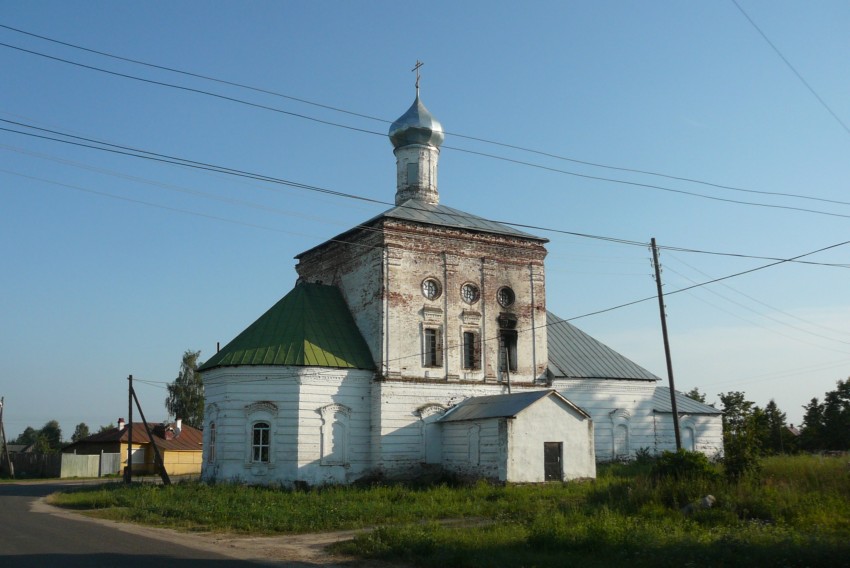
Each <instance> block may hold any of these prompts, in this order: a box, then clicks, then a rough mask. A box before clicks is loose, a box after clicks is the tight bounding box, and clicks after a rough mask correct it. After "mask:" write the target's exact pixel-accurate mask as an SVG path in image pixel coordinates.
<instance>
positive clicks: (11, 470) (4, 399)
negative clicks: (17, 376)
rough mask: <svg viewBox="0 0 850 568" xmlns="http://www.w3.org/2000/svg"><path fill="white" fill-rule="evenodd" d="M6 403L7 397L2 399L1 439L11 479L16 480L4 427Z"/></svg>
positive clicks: (0, 403)
mask: <svg viewBox="0 0 850 568" xmlns="http://www.w3.org/2000/svg"><path fill="white" fill-rule="evenodd" d="M5 402H6V397H0V439H2V440H3V457H5V458H6V463H7V464H9V477H11V478H12V479H15V466H14V465H12V460H11V459H9V446H8V445H7V444H6V429H5V428H4V427H3V407H4V406H5V404H4V403H5ZM0 462H2V460H0Z"/></svg>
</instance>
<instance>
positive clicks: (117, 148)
mask: <svg viewBox="0 0 850 568" xmlns="http://www.w3.org/2000/svg"><path fill="white" fill-rule="evenodd" d="M0 122H5V123H7V124H13V125H16V126H21V127H24V128H29V129H32V130H37V131H41V132H47V133H50V134H55V135H57V136H63V137H65V138H71V139H72V140H63V139H61V138H54V137H51V136H46V135H41V134H36V133H32V132H24V131H20V130H14V129H10V128H3V127H0V131H6V132H10V133H14V134H19V135H24V136H29V137H34V138H39V139H44V140H49V141H53V142H59V143H63V144H68V145H73V146H80V147H83V148H88V149H93V150H100V151H104V152H110V153H115V154H119V155H124V156H130V157H135V158H142V159H146V160H151V161H156V162H163V163H167V164H171V165H178V166H183V167H188V168H194V169H200V170H206V171H212V172H217V173H223V174H227V175H232V176H237V177H245V178H248V179H253V180H257V181H264V182H268V183H274V184H279V185H284V186H288V187H293V188H297V189H303V190H307V191H313V192H318V193H323V194H327V195H332V196H336V197H344V198H348V199H354V200H358V201H363V202H367V203H373V204H379V205H384V206H387V205H389V206H394V205H395V204H394V203H392V202H389V201H385V200H381V199H374V198H369V197H365V196H361V195H356V194H353V193H347V192H342V191H336V190H332V189H327V188H322V187H319V186H315V185H310V184H305V183H300V182H295V181H291V180H286V179H282V178H276V177H272V176H267V175H264V174H257V173H253V172H248V171H244V170H239V169H234V168H229V167H225V166H218V165H215V164H210V163H206V162H199V161H195V160H189V159H187V158H181V157H176V156H170V155H167V154H161V153H157V152H152V151H148V150H142V149H138V148H132V147H129V146H122V145H118V144H112V143H108V142H103V141H100V140H96V139H91V138H86V137H81V136H75V135H72V134H67V133H63V132H60V131H56V130H51V129H46V128H40V127H37V126H34V125H29V124H26V123H21V122H17V121H12V120H7V119H0ZM76 140H83V141H85V142H88V143H82V142H78V141H76ZM399 207H404V208H407V209H411V210H414V211H425V212H427V211H428V210H427V209H423V208H419V207H415V206H412V205H401V206H399ZM454 216H455V217H457V218H459V219H470V218H473V217H470V216H467V215H465V214H457V215H454ZM848 217H850V216H848ZM478 219H481V218H480V217H479V218H478ZM484 220H486V221H490V222H494V223H499V224H502V225H506V226H511V227H516V228H520V229H529V230H535V231H545V232H551V233H556V234H563V235H569V236H573V237H581V238H588V239H594V240H599V241H604V242H610V243H617V244H624V245H632V246H640V247H646V246H647V243H646V242H640V241H634V240H628V239H621V238H616V237H607V236H601V235H592V234H588V233H579V232H575V231H566V230H563V229H554V228H551V227H543V226H540V225H531V224H525V223H515V222H511V221H504V220H496V219H484ZM659 248H661V249H662V250H666V248H667V247H659ZM671 250H677V251H679V252H696V249H686V248H681V247H675V248H672V249H671ZM702 252H703V253H705V254H716V255H723V256H735V257H739V258H758V259H763V260H775V261H779V262H789V259H785V258H775V257H760V256H755V255H742V254H738V253H719V252H713V253H710V252H708V251H702ZM791 260H793V259H791ZM806 262H807V261H806ZM807 263H808V262H807ZM812 264H815V263H812ZM817 264H819V265H820V264H823V263H817ZM828 265H829V266H837V267H841V268H850V266H848V265H843V264H828Z"/></svg>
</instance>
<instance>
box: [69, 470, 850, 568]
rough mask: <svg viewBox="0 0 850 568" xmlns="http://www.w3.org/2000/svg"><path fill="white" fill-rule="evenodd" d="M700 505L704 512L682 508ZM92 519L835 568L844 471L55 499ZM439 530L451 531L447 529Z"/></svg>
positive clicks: (429, 562) (461, 561)
mask: <svg viewBox="0 0 850 568" xmlns="http://www.w3.org/2000/svg"><path fill="white" fill-rule="evenodd" d="M706 494H712V495H714V496H715V497H716V498H717V504H716V506H715V507H714V508H712V509H708V510H697V511H696V512H695V513H693V514H691V515H685V514H683V513H682V512H681V508H682V507H683V506H684V505H686V504H688V503H690V502H692V501H694V500H696V499H698V498H700V497H701V496H703V495H706ZM53 501H54V502H55V503H56V504H60V505H62V506H66V507H74V508H78V509H95V510H97V511H98V514H99V515H101V516H108V517H109V518H113V519H119V520H127V521H133V522H141V523H146V524H152V525H158V526H169V527H176V528H182V529H188V530H213V531H231V532H237V533H252V534H278V533H299V532H320V531H333V530H342V529H353V528H362V527H370V528H372V527H374V530H370V531H367V532H365V533H364V534H362V535H361V536H359V537H357V538H355V539H354V540H352V541H349V542H345V543H341V544H338V545H335V548H336V549H337V550H338V551H339V552H343V553H348V554H353V555H357V556H361V557H364V558H380V559H386V560H402V561H405V562H408V563H411V564H414V565H419V566H435V567H437V566H439V567H441V568H443V567H445V566H468V567H485V566H552V565H566V564H568V563H570V562H573V561H574V562H581V563H582V564H583V565H584V566H610V565H611V564H613V563H614V562H622V561H627V562H629V563H630V564H631V565H635V566H688V565H693V566H696V565H709V564H710V565H713V566H744V565H754V566H755V565H758V566H804V565H807V566H819V565H832V566H838V565H843V564H845V563H846V559H847V558H848V557H850V470H848V465H847V460H846V459H835V458H825V459H824V458H818V457H812V456H795V457H776V458H768V459H765V460H764V461H763V463H762V473H761V476H760V477H759V478H758V479H744V480H742V481H739V482H737V483H730V482H728V481H726V480H724V479H723V478H722V477H720V476H718V477H717V478H714V479H711V478H709V479H706V478H700V479H685V480H670V479H662V480H653V479H652V478H651V476H650V475H649V466H646V465H639V464H631V465H610V466H603V467H600V468H599V477H598V478H597V479H596V480H595V481H592V482H583V483H567V484H546V485H523V486H507V487H497V486H492V485H488V484H485V483H479V484H476V485H474V486H471V487H449V486H446V485H437V486H432V487H424V488H408V487H403V486H399V485H391V486H387V485H382V486H375V487H369V488H355V487H348V488H340V487H332V488H321V489H313V490H310V491H286V490H281V489H274V488H262V487H245V486H240V485H233V484H218V485H212V486H208V485H204V484H200V483H185V484H178V485H173V486H170V487H163V486H159V485H134V486H132V487H126V486H123V485H120V484H110V485H106V486H99V487H95V488H91V487H87V488H81V489H79V490H75V491H73V492H68V493H63V494H60V495H57V496H55V497H54V499H53ZM448 520H451V521H456V520H461V522H451V523H449V522H446V521H448Z"/></svg>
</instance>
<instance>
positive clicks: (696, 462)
mask: <svg viewBox="0 0 850 568" xmlns="http://www.w3.org/2000/svg"><path fill="white" fill-rule="evenodd" d="M650 475H651V476H652V478H653V479H655V480H661V479H676V480H698V479H702V480H709V481H710V480H713V479H715V478H716V477H717V471H716V470H715V468H714V466H713V465H711V463H710V462H709V461H708V458H707V457H705V454H702V453H700V452H689V451H687V450H679V451H677V452H664V453H662V454H661V457H659V458H658V460H657V461H656V462H655V465H653V466H652V471H651V474H650Z"/></svg>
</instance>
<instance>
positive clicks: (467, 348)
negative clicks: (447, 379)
mask: <svg viewBox="0 0 850 568" xmlns="http://www.w3.org/2000/svg"><path fill="white" fill-rule="evenodd" d="M463 368H464V369H480V368H481V345H480V343H479V341H478V334H477V333H475V332H474V331H464V332H463Z"/></svg>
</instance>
